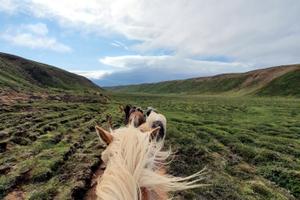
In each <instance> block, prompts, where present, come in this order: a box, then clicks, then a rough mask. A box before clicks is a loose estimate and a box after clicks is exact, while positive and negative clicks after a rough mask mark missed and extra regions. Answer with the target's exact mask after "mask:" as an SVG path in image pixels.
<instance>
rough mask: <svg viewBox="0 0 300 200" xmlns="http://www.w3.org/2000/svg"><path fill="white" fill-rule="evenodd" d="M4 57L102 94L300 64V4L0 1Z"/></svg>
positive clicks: (279, 0)
mask: <svg viewBox="0 0 300 200" xmlns="http://www.w3.org/2000/svg"><path fill="white" fill-rule="evenodd" d="M0 51H2V52H7V53H12V54H16V55H19V56H23V57H26V58H29V59H33V60H36V61H40V62H44V63H47V64H51V65H54V66H57V67H60V68H63V69H66V70H68V71H71V72H74V73H77V74H80V75H83V76H86V77H88V78H90V79H92V80H94V81H95V82H97V83H99V84H100V85H102V86H108V85H123V84H134V83H142V82H156V81H162V80H171V79H183V78H188V77H197V76H208V75H214V74H219V73H229V72H244V71H248V70H252V69H257V68H263V67H268V66H274V65H281V64H292V63H300V1H299V0H263V1H262V0H226V1H220V0H59V1H53V0H0Z"/></svg>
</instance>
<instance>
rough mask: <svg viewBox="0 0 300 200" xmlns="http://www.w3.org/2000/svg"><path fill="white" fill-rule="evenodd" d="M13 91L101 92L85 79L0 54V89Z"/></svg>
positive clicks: (43, 65) (51, 67) (16, 57)
mask: <svg viewBox="0 0 300 200" xmlns="http://www.w3.org/2000/svg"><path fill="white" fill-rule="evenodd" d="M5 87H6V88H11V89H15V90H20V89H21V90H43V89H58V90H74V91H87V90H95V91H96V90H97V91H98V90H99V91H100V90H102V89H101V88H100V87H98V86H97V85H95V84H94V83H93V82H91V81H90V80H88V79H87V78H85V77H82V76H79V75H76V74H73V73H70V72H67V71H65V70H62V69H59V68H56V67H53V66H49V65H46V64H42V63H38V62H35V61H31V60H27V59H24V58H21V57H18V56H14V55H10V54H5V53H0V88H5Z"/></svg>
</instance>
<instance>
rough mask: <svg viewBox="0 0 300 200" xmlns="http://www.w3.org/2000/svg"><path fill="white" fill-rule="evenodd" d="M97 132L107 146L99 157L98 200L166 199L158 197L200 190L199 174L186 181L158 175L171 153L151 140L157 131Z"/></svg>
mask: <svg viewBox="0 0 300 200" xmlns="http://www.w3.org/2000/svg"><path fill="white" fill-rule="evenodd" d="M96 129H97V132H98V134H99V135H100V137H101V138H102V139H104V141H105V142H106V143H108V144H109V145H108V146H107V148H106V149H105V151H103V153H102V160H103V161H104V162H105V163H106V169H105V171H104V174H103V176H102V177H100V178H99V180H98V185H97V188H96V194H97V197H98V199H99V200H100V199H101V200H127V199H130V200H144V199H149V200H150V199H166V197H162V196H160V193H161V191H162V192H165V193H168V192H171V191H178V190H186V189H191V188H196V187H200V186H201V184H199V183H198V182H199V181H200V180H201V179H202V176H201V171H200V172H198V173H195V174H193V175H191V176H189V177H185V178H181V177H174V176H171V175H168V174H164V173H160V169H161V168H162V167H163V166H164V165H165V163H166V160H167V159H168V157H169V156H170V154H171V152H170V151H164V150H162V148H163V140H160V141H156V140H151V135H153V133H154V132H155V131H156V130H154V131H151V132H147V133H141V131H140V130H139V129H137V128H135V127H133V126H128V127H124V128H120V129H117V130H114V131H113V132H112V133H108V132H106V131H105V130H103V129H102V128H100V127H96ZM143 189H146V191H147V192H146V193H147V197H146V196H145V192H142V190H143Z"/></svg>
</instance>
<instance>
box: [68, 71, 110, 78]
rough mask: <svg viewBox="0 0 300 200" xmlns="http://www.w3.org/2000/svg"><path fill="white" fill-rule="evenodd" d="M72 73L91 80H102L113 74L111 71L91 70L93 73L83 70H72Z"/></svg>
mask: <svg viewBox="0 0 300 200" xmlns="http://www.w3.org/2000/svg"><path fill="white" fill-rule="evenodd" d="M70 71H71V72H72V73H75V74H79V75H81V76H85V77H86V78H89V79H101V78H103V77H105V76H108V75H110V74H111V73H112V71H109V70H91V71H81V70H70Z"/></svg>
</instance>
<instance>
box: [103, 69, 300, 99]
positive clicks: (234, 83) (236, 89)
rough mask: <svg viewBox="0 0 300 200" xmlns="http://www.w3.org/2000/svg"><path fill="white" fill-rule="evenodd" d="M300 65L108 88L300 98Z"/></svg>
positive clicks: (139, 91)
mask: <svg viewBox="0 0 300 200" xmlns="http://www.w3.org/2000/svg"><path fill="white" fill-rule="evenodd" d="M299 84H300V65H286V66H278V67H271V68H266V69H259V70H254V71H250V72H246V73H236V74H221V75H217V76H211V77H201V78H192V79H186V80H174V81H166V82H159V83H149V84H140V85H127V86H116V87H108V88H106V89H108V90H112V91H118V92H133V93H184V94H220V93H233V94H241V95H242V94H257V95H272V96H282V95H292V96H300V90H299V88H300V85H299Z"/></svg>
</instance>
